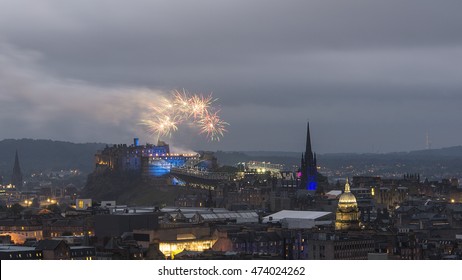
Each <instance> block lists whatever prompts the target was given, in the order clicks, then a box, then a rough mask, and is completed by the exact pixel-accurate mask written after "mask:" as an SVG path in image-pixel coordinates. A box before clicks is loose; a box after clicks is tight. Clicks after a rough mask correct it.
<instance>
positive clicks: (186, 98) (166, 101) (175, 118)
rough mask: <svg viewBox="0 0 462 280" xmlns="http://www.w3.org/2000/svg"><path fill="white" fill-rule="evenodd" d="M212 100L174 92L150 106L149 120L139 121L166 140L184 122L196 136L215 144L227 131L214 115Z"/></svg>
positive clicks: (211, 98)
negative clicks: (196, 129) (197, 132)
mask: <svg viewBox="0 0 462 280" xmlns="http://www.w3.org/2000/svg"><path fill="white" fill-rule="evenodd" d="M215 101H216V99H213V97H212V95H211V94H210V95H209V96H205V97H204V96H202V95H199V94H188V93H187V92H186V91H185V90H183V91H182V92H180V91H174V92H172V95H171V97H170V98H165V97H164V98H162V99H161V100H160V102H159V103H158V104H156V105H151V106H150V110H149V112H150V113H149V117H148V118H146V119H143V120H141V124H143V125H145V126H146V127H147V130H148V131H149V132H150V133H152V134H156V135H157V137H158V138H159V137H160V136H166V137H170V136H171V135H172V132H174V131H177V130H178V126H177V125H179V124H181V123H183V122H188V123H190V124H191V125H192V126H196V127H198V128H199V131H200V134H205V135H206V136H207V137H208V138H209V140H211V141H219V140H220V137H223V134H224V133H225V132H226V131H227V130H226V126H228V125H229V124H228V123H227V122H224V121H222V120H221V119H220V117H219V116H218V112H219V111H218V110H215V109H214V108H213V106H212V104H213V103H214V102H215Z"/></svg>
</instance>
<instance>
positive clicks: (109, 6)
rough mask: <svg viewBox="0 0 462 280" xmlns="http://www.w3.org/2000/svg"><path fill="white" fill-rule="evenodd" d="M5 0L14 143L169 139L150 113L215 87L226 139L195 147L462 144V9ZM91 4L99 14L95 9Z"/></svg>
mask: <svg viewBox="0 0 462 280" xmlns="http://www.w3.org/2000/svg"><path fill="white" fill-rule="evenodd" d="M22 2H23V1H3V2H2V3H1V4H0V62H1V63H0V114H1V115H0V116H1V117H2V123H1V124H0V131H1V132H0V139H5V138H34V139H50V138H51V139H54V140H64V141H71V142H104V143H130V142H131V139H132V138H133V137H140V139H141V140H142V141H143V142H155V139H156V137H151V136H149V134H148V133H147V132H146V131H145V130H144V129H143V127H142V126H141V125H140V124H139V122H140V121H139V120H140V117H141V116H140V114H142V113H143V110H145V109H146V108H145V104H146V103H148V102H153V101H155V100H156V99H158V98H159V96H165V95H168V94H169V92H170V91H171V90H175V89H176V90H181V89H183V88H184V89H186V90H188V91H190V92H193V93H203V94H205V95H208V94H210V93H212V94H213V97H214V98H217V99H218V103H219V104H220V110H221V111H220V114H221V115H222V116H223V119H224V120H225V121H227V122H229V123H230V126H229V129H228V130H229V131H228V132H227V133H226V134H225V135H224V137H223V138H222V139H221V141H220V142H208V141H204V139H203V138H202V137H200V136H197V137H191V134H194V135H197V131H195V130H194V129H190V128H189V127H187V126H185V127H183V129H180V130H179V131H178V133H176V134H175V135H173V137H172V138H166V139H163V140H166V141H168V142H170V143H172V145H173V146H177V147H179V148H184V149H195V150H199V149H202V150H204V149H207V150H268V151H303V149H304V135H305V133H306V132H305V129H304V128H305V125H306V121H307V120H309V121H310V126H311V129H312V135H313V139H312V144H313V151H315V152H317V153H335V152H395V151H409V150H421V149H425V148H426V144H427V143H426V141H427V133H428V137H429V140H430V141H431V142H432V147H433V148H440V147H449V146H457V145H460V144H462V143H461V142H460V140H459V139H462V131H461V130H460V129H458V128H460V121H459V117H458V111H459V110H460V109H459V107H460V104H462V103H461V102H462V100H461V98H462V95H461V94H460V90H461V89H462V84H461V82H460V78H459V77H460V76H461V75H460V74H461V72H462V69H461V67H460V65H461V62H462V61H461V57H462V42H461V38H460V36H458V33H459V30H458V26H460V24H462V19H461V18H460V16H459V15H458V11H460V8H462V4H461V3H456V2H453V3H449V2H445V3H435V2H433V1H406V2H403V1H387V3H383V2H380V1H348V2H345V1H330V2H329V3H326V2H325V1H290V2H288V3H286V2H285V3H278V2H276V1H274V2H273V1H264V2H263V1H255V2H252V3H247V2H244V1H233V2H232V3H219V4H218V3H214V2H213V1H199V2H194V3H182V5H181V6H180V5H173V4H171V3H167V2H165V1H136V2H135V3H125V2H123V1H111V2H110V3H105V2H98V3H93V2H91V6H90V2H88V1H79V3H65V4H64V3H60V1H52V0H49V1H44V2H42V4H41V5H40V6H38V5H37V7H36V8H35V9H25V8H23V7H27V5H26V4H25V3H22ZM88 7H92V9H89V8H88Z"/></svg>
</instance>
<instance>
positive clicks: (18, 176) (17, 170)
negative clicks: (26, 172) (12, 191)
mask: <svg viewBox="0 0 462 280" xmlns="http://www.w3.org/2000/svg"><path fill="white" fill-rule="evenodd" d="M11 183H12V184H13V185H15V186H16V187H17V188H21V187H22V186H23V181H22V173H21V166H20V165H19V156H18V150H16V154H15V157H14V166H13V176H11Z"/></svg>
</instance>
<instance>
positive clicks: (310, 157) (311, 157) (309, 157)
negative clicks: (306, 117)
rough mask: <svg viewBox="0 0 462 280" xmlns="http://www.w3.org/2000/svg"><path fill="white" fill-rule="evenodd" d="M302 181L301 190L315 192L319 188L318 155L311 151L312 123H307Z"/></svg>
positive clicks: (302, 162) (301, 166)
mask: <svg viewBox="0 0 462 280" xmlns="http://www.w3.org/2000/svg"><path fill="white" fill-rule="evenodd" d="M300 171H301V173H302V174H301V178H300V179H301V180H300V188H304V189H307V190H310V191H315V190H316V189H317V186H318V182H317V174H318V170H317V167H316V154H315V153H313V151H312V150H311V137H310V123H309V122H308V123H307V127H306V147H305V153H304V154H302V160H301V165H300Z"/></svg>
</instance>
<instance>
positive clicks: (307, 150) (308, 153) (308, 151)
mask: <svg viewBox="0 0 462 280" xmlns="http://www.w3.org/2000/svg"><path fill="white" fill-rule="evenodd" d="M312 155H313V151H312V150H311V136H310V122H307V124H306V147H305V158H307V157H312Z"/></svg>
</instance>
